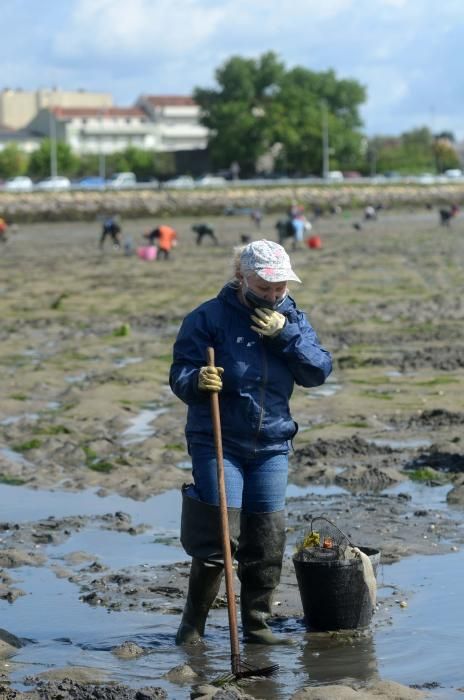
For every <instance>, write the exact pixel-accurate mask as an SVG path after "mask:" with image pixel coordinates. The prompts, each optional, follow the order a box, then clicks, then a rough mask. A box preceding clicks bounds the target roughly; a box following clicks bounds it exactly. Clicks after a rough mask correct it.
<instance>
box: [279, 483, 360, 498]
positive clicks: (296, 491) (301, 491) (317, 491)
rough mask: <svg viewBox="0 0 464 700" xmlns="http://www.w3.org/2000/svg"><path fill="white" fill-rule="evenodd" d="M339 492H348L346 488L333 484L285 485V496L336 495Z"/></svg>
mask: <svg viewBox="0 0 464 700" xmlns="http://www.w3.org/2000/svg"><path fill="white" fill-rule="evenodd" d="M341 493H349V491H347V490H346V489H343V488H342V487H341V486H336V485H335V484H328V485H327V486H326V485H320V484H310V485H309V486H295V484H289V485H288V486H287V498H301V497H302V496H338V495H339V494H341Z"/></svg>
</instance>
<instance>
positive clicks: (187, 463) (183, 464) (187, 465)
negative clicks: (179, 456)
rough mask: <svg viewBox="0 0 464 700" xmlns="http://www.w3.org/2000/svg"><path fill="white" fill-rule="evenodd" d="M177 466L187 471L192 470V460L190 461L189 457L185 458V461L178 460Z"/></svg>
mask: <svg viewBox="0 0 464 700" xmlns="http://www.w3.org/2000/svg"><path fill="white" fill-rule="evenodd" d="M176 467H177V468H178V469H185V471H189V472H190V471H192V462H191V461H189V460H188V459H186V460H184V461H183V462H177V463H176Z"/></svg>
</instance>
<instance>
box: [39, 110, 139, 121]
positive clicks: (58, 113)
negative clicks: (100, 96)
mask: <svg viewBox="0 0 464 700" xmlns="http://www.w3.org/2000/svg"><path fill="white" fill-rule="evenodd" d="M51 111H52V112H53V114H54V115H55V117H57V118H58V119H60V118H61V119H67V118H72V117H145V116H146V115H145V113H144V112H143V111H142V110H141V109H138V108H137V107H52V108H51Z"/></svg>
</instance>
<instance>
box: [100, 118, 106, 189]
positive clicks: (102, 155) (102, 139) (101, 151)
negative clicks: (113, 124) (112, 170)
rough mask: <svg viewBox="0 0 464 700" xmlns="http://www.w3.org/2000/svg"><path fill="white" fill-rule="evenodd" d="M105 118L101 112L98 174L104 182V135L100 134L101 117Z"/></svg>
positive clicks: (101, 120) (102, 124)
mask: <svg viewBox="0 0 464 700" xmlns="http://www.w3.org/2000/svg"><path fill="white" fill-rule="evenodd" d="M104 116H105V111H104V110H101V112H100V139H99V142H98V143H99V153H98V174H99V176H100V177H101V178H102V180H106V157H105V149H104V146H103V143H104V134H103V133H102V129H104V123H105V122H104V119H103V117H104Z"/></svg>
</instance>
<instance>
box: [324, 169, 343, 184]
mask: <svg viewBox="0 0 464 700" xmlns="http://www.w3.org/2000/svg"><path fill="white" fill-rule="evenodd" d="M327 180H329V182H342V180H344V177H343V173H342V171H341V170H329V172H328V173H327Z"/></svg>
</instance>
